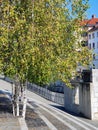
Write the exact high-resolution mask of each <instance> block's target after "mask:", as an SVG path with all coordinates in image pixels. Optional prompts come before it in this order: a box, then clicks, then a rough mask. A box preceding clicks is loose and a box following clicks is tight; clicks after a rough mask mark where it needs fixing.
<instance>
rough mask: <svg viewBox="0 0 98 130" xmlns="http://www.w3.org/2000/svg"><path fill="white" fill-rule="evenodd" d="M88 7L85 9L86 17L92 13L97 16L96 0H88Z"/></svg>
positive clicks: (97, 3)
mask: <svg viewBox="0 0 98 130" xmlns="http://www.w3.org/2000/svg"><path fill="white" fill-rule="evenodd" d="M89 5H90V8H89V9H88V11H87V17H88V18H89V19H90V18H91V16H92V14H95V16H96V17H97V18H98V0H89Z"/></svg>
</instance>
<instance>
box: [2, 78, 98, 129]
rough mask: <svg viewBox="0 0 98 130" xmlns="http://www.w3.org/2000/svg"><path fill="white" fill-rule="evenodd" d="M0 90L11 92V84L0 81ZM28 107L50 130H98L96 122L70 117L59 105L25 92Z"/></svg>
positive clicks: (75, 116)
mask: <svg viewBox="0 0 98 130" xmlns="http://www.w3.org/2000/svg"><path fill="white" fill-rule="evenodd" d="M0 89H1V90H2V89H3V90H5V91H6V92H7V93H9V92H11V84H10V83H8V82H5V81H3V80H0ZM27 98H28V104H27V105H29V107H31V108H33V109H35V111H36V112H37V113H38V114H39V116H40V118H41V119H42V120H43V121H44V122H45V123H46V124H47V126H48V127H49V129H50V130H98V120H97V121H92V120H89V119H85V118H82V117H79V116H77V115H72V114H70V113H68V112H66V111H65V110H64V108H63V107H62V106H60V105H59V104H56V103H53V102H51V101H49V100H46V99H44V98H42V97H40V96H39V95H36V94H35V93H33V92H31V91H28V90H27Z"/></svg>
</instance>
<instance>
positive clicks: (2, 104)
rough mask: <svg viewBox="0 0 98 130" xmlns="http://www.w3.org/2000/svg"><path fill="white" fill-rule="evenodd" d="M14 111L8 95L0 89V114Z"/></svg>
mask: <svg viewBox="0 0 98 130" xmlns="http://www.w3.org/2000/svg"><path fill="white" fill-rule="evenodd" d="M2 113H3V114H4V113H12V103H11V100H10V98H9V96H8V95H6V94H5V93H4V92H3V91H2V90H0V114H2Z"/></svg>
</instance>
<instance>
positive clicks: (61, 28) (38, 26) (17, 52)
mask: <svg viewBox="0 0 98 130" xmlns="http://www.w3.org/2000/svg"><path fill="white" fill-rule="evenodd" d="M0 4H1V10H0V12H1V17H0V58H1V59H0V68H1V71H2V72H4V74H5V75H8V76H10V77H14V76H15V75H17V76H18V77H19V79H20V80H25V79H28V80H29V81H30V82H34V83H37V84H40V85H43V84H48V83H50V82H52V81H56V80H58V79H59V80H62V81H64V82H66V83H69V80H70V79H71V78H72V76H73V75H74V74H75V72H76V67H77V64H78V63H81V65H88V63H89V60H90V52H89V50H88V48H87V47H83V46H82V45H81V40H80V38H81V33H82V30H81V29H80V28H81V27H80V21H81V20H82V19H83V18H84V16H85V12H86V10H87V8H88V0H2V2H1V3H0Z"/></svg>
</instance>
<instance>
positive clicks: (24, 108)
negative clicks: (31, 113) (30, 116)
mask: <svg viewBox="0 0 98 130" xmlns="http://www.w3.org/2000/svg"><path fill="white" fill-rule="evenodd" d="M25 87H26V86H25ZM26 105H27V97H26V88H24V91H23V111H22V117H23V118H25V115H26Z"/></svg>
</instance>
